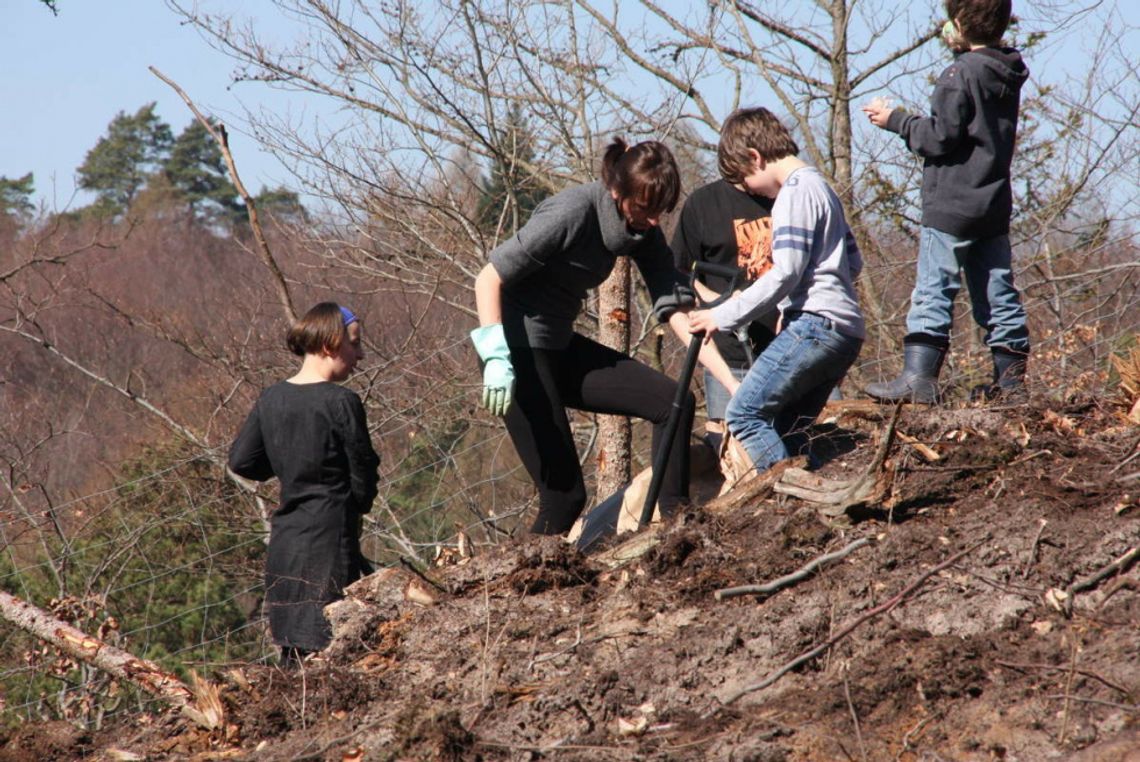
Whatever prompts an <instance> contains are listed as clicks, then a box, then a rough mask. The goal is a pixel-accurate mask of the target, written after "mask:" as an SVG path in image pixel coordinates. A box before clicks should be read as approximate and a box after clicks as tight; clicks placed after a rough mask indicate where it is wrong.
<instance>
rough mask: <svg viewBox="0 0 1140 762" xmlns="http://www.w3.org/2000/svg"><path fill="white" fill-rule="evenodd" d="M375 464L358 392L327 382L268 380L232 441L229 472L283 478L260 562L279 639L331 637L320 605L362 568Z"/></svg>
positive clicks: (306, 642)
mask: <svg viewBox="0 0 1140 762" xmlns="http://www.w3.org/2000/svg"><path fill="white" fill-rule="evenodd" d="M379 464H380V459H379V457H377V455H376V452H375V450H373V448H372V440H371V438H370V437H369V435H368V426H367V423H366V418H365V413H364V406H363V405H362V404H361V402H360V397H358V396H357V395H356V394H355V393H354V392H352V391H351V390H349V389H346V388H344V387H343V386H339V385H337V384H334V383H331V382H329V383H316V384H292V383H289V382H288V381H282V382H280V383H277V384H274V385H273V386H271V387H269V388H268V389H266V390H265V391H263V392H262V393H261V397H260V398H259V399H258V400H257V404H256V405H255V406H254V408H253V412H251V413H250V414H249V417H248V418H247V419H246V421H245V424H244V425H243V426H242V428H241V431H240V432H239V433H238V436H237V439H235V440H234V443H233V446H232V447H231V448H230V457H229V466H230V468H231V469H233V471H234V472H235V473H237V474H239V475H241V476H244V477H246V478H248V479H255V480H257V481H265V480H267V479H270V478H272V477H274V476H276V477H277V478H278V479H279V480H280V481H281V505H280V507H279V508H278V509H277V511H276V512H275V513H274V514H273V516H272V517H271V518H270V533H269V556H268V558H267V560H266V564H265V605H266V611H267V614H268V617H269V629H270V631H271V632H272V634H273V642H274V643H276V644H277V645H279V646H281V647H283V648H296V649H302V650H304V651H319V650H321V649H323V648H324V647H325V646H327V645H328V644H329V640H330V638H331V636H332V631H331V628H330V627H329V624H328V621H327V620H326V619H325V617H324V612H323V609H324V607H325V606H326V605H327V604H329V603H331V602H332V601H334V600H336V599H338V598H340V597H341V595H342V591H343V589H344V587H345V585H348V584H349V583H351V582H354V581H355V580H357V579H359V578H360V576H361V575H362V574H363V573H366V571H365V570H364V566H365V564H366V563H367V562H366V561H364V558H363V556H362V555H361V553H360V536H359V526H360V515H361V514H363V513H367V512H368V511H369V510H371V508H372V501H373V500H374V499H375V497H376V491H377V482H378V481H379V477H378V474H377V469H378V467H379Z"/></svg>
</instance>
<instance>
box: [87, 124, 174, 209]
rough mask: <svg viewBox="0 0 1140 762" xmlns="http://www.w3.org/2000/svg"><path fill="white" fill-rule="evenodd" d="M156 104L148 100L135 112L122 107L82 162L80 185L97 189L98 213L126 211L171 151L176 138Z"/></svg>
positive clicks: (96, 204) (95, 206) (91, 189)
mask: <svg viewBox="0 0 1140 762" xmlns="http://www.w3.org/2000/svg"><path fill="white" fill-rule="evenodd" d="M154 108H155V104H154V103H149V104H147V105H145V106H143V107H142V108H140V109H139V110H138V111H137V112H135V113H134V114H133V115H127V113H126V112H123V111H120V112H119V113H118V115H117V116H116V117H115V118H114V119H112V120H111V123H110V125H108V127H107V134H106V135H105V136H104V137H102V138H100V139H99V142H98V143H96V144H95V147H94V148H92V149H91V150H90V151H88V152H87V157H86V158H85V159H84V161H83V164H82V165H80V167H79V169H78V174H79V187H80V188H82V189H84V190H90V191H94V192H95V195H96V197H97V198H96V201H95V203H94V204H93V205H92V207H91V209H92V211H94V212H96V213H97V214H101V215H108V216H114V215H117V214H121V213H122V212H123V211H125V210H126V209H127V207H129V206H130V204H131V202H132V201H133V200H134V199H135V197H136V196H137V195H138V193H139V191H140V190H142V188H143V187H144V186H145V185H146V183H147V179H148V178H149V177H150V176H151V175H152V174H154V173H155V172H156V171H158V169H159V168H160V167H161V166H162V164H163V163H164V162H165V161H166V160H167V157H168V156H169V155H170V149H171V145H172V143H173V142H174V138H173V135H172V133H171V131H170V125H168V124H166V123H165V122H163V121H162V120H161V119H159V118H158V115H157V114H155V113H154Z"/></svg>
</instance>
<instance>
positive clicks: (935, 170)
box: [887, 48, 1029, 238]
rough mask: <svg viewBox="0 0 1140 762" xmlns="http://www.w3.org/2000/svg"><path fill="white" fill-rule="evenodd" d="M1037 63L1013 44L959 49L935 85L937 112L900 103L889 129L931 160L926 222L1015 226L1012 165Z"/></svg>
mask: <svg viewBox="0 0 1140 762" xmlns="http://www.w3.org/2000/svg"><path fill="white" fill-rule="evenodd" d="M1028 78H1029V69H1028V68H1027V67H1026V65H1025V62H1024V61H1022V59H1021V54H1020V53H1018V51H1016V50H1014V49H1013V48H1003V49H998V48H979V49H977V50H971V51H968V52H966V53H961V54H959V55H958V56H957V57H956V58H955V59H954V63H952V64H950V66H948V67H947V68H946V70H945V71H943V72H942V74H941V76H939V77H938V81H937V82H936V83H935V85H934V93H933V95H931V96H930V116H915V115H912V114H907V113H906V112H904V111H903V110H901V109H896V110H895V111H893V112H892V113H891V115H890V118H889V120H888V121H887V129H888V130H891V131H892V132H897V133H898V134H899V135H901V136H902V137H903V140H905V141H906V144H907V147H908V148H910V150H912V151H914V152H915V153H916V154H918V155H919V156H921V157H923V159H924V160H925V161H924V162H923V170H922V224H923V225H924V226H926V227H931V228H934V229H935V230H940V231H942V232H944V233H950V234H951V235H955V236H959V237H961V238H992V237H993V236H998V235H1004V234H1006V233H1008V232H1009V219H1010V214H1011V213H1012V209H1013V198H1012V192H1011V189H1010V180H1009V167H1010V163H1011V162H1012V160H1013V147H1014V140H1015V137H1016V135H1017V112H1018V108H1019V106H1020V101H1021V86H1022V85H1023V84H1025V81H1026V80H1027V79H1028Z"/></svg>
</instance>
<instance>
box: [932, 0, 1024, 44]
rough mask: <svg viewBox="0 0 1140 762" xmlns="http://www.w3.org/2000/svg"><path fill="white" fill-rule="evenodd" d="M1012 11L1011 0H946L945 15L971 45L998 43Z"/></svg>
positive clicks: (1007, 25)
mask: <svg viewBox="0 0 1140 762" xmlns="http://www.w3.org/2000/svg"><path fill="white" fill-rule="evenodd" d="M1012 13H1013V2H1012V0H946V15H947V16H948V17H949V18H950V20H951V21H957V22H958V28H959V30H960V31H961V35H962V39H963V40H965V41H966V42H967V43H970V44H973V45H997V44H998V43H1000V42H1001V38H1002V35H1003V34H1005V30H1006V29H1007V28H1009V20H1010V17H1011V15H1012Z"/></svg>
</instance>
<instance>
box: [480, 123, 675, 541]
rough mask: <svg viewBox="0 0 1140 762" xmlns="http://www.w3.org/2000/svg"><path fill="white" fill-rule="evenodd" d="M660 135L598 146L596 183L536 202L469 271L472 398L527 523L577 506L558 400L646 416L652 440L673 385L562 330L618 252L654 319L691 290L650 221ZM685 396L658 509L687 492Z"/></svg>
mask: <svg viewBox="0 0 1140 762" xmlns="http://www.w3.org/2000/svg"><path fill="white" fill-rule="evenodd" d="M680 191H681V180H680V173H679V171H678V169H677V164H676V161H675V160H674V159H673V155H672V154H671V153H670V152H669V149H668V148H666V147H665V146H664V145H663V144H661V143H658V142H655V141H646V142H643V143H638V144H637V145H634V146H632V147H631V146H628V145H627V144H626V143H625V141H623V140H622V139H620V138H617V139H615V140H614V141H613V142H612V143H611V144H610V145H609V146H608V147H607V148H606V151H605V154H604V157H603V161H602V179H601V181H600V182H593V183H587V184H585V185H578V186H574V187H571V188H568V189H566V190H564V191H562V192H561V193H558V194H557V195H555V196H553V197H551V198H548V199H546V200H545V201H543V202H542V203H541V204H540V205H539V206H538V207H537V208H536V209H535V210H534V213H533V214H532V215H531V218H530V220H529V221H528V222H527V224H526V225H525V226H524V227H523V228H522V229H521V230H519V231H518V233H516V234H515V235H514V236H513V237H511V238H510V239H508V240H506V241H504V242H503V243H502V244H501V245H500V246H499V247H498V248H496V249H495V250H494V251H492V252H491V256H490V262H489V263H488V264H487V265H486V266H485V267H484V268H483V270H482V271H481V272H480V273H479V275H478V277H477V278H476V279H475V300H476V303H477V305H478V310H479V325H480V327H479V328H477V329H475V330H474V331H472V333H471V340H472V342H473V343H474V344H475V348H476V350H477V351H478V353H479V357H480V359H481V360H482V362H483V404H484V406H485V407H487V408H488V409H489V410H490V411H491V412H492V413H494V414H496V415H502V416H504V420H505V423H506V427H507V432H508V433H509V434H510V437H511V441H512V442H513V443H514V445H515V449H517V450H518V453H519V457H520V458H521V459H522V462H523V464H524V465H525V467H526V469H527V472H528V473H529V474H530V476H531V478H532V479H533V480H534V482H535V486H536V487H537V488H538V493H539V512H538V517H537V518H536V519H535V521H534V524H533V526H532V528H531V531H533V532H535V533H539V534H561V533H563V532H566V531H568V530H569V529H570V527H571V526H572V525H573V524H574V521H575V520H576V519H577V518H578V515H579V514H580V513H581V512H582V508H583V507H584V506H585V504H586V486H585V483H584V481H583V478H582V469H581V466H580V465H579V461H578V452H577V449H576V447H575V445H574V438H573V436H572V434H571V430H570V422H569V419H568V418H567V415H566V408H574V409H578V410H585V411H589V412H593V413H606V414H613V415H630V416H634V417H637V418H643V419H645V420H648V421H650V422H652V423H653V449H654V452H656V450H657V448H658V447H660V446H661V445H662V440H663V438H664V433H665V424H666V421H667V419H668V417H669V413H670V410H671V409H672V402H673V398H674V396H675V394H676V389H677V387H676V382H674V381H673V380H672V379H670V378H669V377H668V376H665V375H664V374H662V373H660V372H658V371H656V370H653V369H652V368H650V367H648V366H647V365H645V364H643V363H640V362H638V361H637V360H634V359H633V358H631V357H629V356H628V355H625V354H623V353H621V352H617V351H615V350H613V349H611V348H609V347H606V346H604V345H602V344H599V343H598V342H596V341H593V340H591V339H588V338H586V337H585V336H582V335H581V334H579V333H577V332H575V330H574V320H575V318H576V317H577V316H578V314H579V312H581V309H582V302H583V300H584V299H585V298H586V294H587V291H588V290H589V289H591V288H594V287H595V286H597V285H599V284H600V283H602V282H603V281H604V280H605V279H606V278H607V277H608V276H609V274H610V271H611V270H613V267H614V263H615V261H616V259H617V257H619V256H623V255H624V256H628V257H630V258H631V259H633V261H634V262H635V263H636V264H637V267H638V270H639V271H640V272H641V275H642V277H643V278H644V279H645V283H646V286H647V287H648V289H649V293H650V295H651V296H652V298H653V300H654V312H655V313H656V316H657V318H658V319H659V320H661V321H662V322H664V321H666V320H668V318H669V316H670V315H672V314H673V312H675V311H676V310H677V309H678V308H679V307H681V306H686V307H687V306H689V305H691V303H692V296H691V294H690V292H689V291H688V287H687V285H686V284H685V280H684V276H682V275H681V274H680V273H679V272H678V271H677V270H676V269H675V267H674V266H673V258H672V254H671V253H670V250H669V247H668V245H667V244H666V243H665V237H664V234H663V233H662V232H661V228H660V227H658V222H659V221H660V218H661V215H662V214H664V213H666V212H669V211H671V210H672V209H673V207H674V206H675V205H676V203H677V199H678V197H679V196H680ZM693 408H694V402H693V398H692V395H689V397H688V400H687V403H686V406H685V408H684V410H683V418H682V420H681V425H680V426H678V427H677V433H676V435H675V436H674V442H673V445H672V448H671V451H670V458H669V462H668V465H667V467H666V470H665V478H664V484H663V487H662V492H661V498H660V500H659V503H658V504H659V505H660V506H661V510H662V511H663V512H664V513H665V514H666V515H668V514H669V513H670V512H671V511H673V510H675V509H676V507H677V505H678V503H680V502H681V501H683V500H687V498H688V492H689V483H688V475H689V463H688V458H689V448H688V440H689V434H690V431H691V429H692V424H693Z"/></svg>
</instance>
